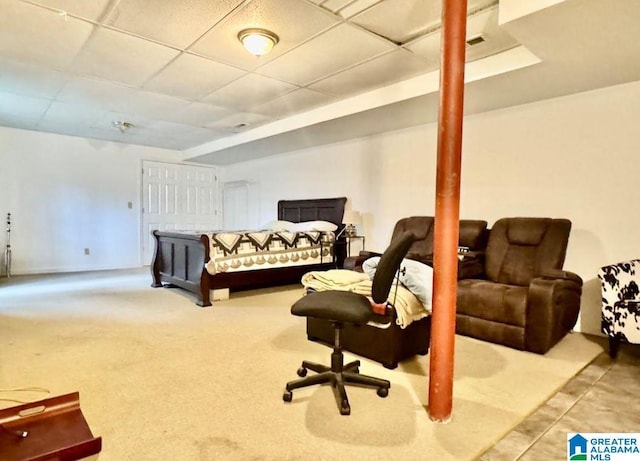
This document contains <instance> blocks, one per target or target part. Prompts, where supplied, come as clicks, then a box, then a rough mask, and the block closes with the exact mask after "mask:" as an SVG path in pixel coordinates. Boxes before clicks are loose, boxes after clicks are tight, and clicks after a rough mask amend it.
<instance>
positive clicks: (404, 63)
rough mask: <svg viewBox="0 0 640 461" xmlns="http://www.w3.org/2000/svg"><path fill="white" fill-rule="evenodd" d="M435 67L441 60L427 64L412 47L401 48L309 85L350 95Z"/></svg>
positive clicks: (330, 92) (328, 91)
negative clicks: (412, 51) (412, 50)
mask: <svg viewBox="0 0 640 461" xmlns="http://www.w3.org/2000/svg"><path fill="white" fill-rule="evenodd" d="M434 68H437V62H436V63H434V64H432V65H427V63H426V62H425V61H424V60H423V59H419V58H418V57H416V56H415V55H414V54H413V53H411V52H410V51H407V50H402V49H400V50H396V51H392V52H391V53H387V54H385V55H383V56H380V57H379V58H375V59H372V60H370V61H367V62H366V63H364V64H361V65H359V66H356V67H353V68H351V69H348V70H345V71H344V72H340V73H337V74H335V75H332V76H331V77H328V78H326V79H323V80H320V81H319V82H316V83H314V84H312V85H310V86H309V88H310V89H312V90H316V91H320V92H323V93H328V94H334V95H337V96H347V95H350V94H357V93H362V92H365V91H367V90H371V89H374V88H377V87H381V86H385V85H389V84H391V83H394V82H398V81H401V80H405V79H407V78H411V77H414V76H416V75H418V74H422V73H425V72H427V71H430V70H433V69H434Z"/></svg>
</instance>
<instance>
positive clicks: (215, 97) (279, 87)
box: [205, 74, 297, 110]
mask: <svg viewBox="0 0 640 461" xmlns="http://www.w3.org/2000/svg"><path fill="white" fill-rule="evenodd" d="M296 88H297V87H296V86H295V85H291V84H290V83H285V82H281V81H279V80H274V79H272V78H269V77H265V76H263V75H258V74H247V75H245V76H244V77H242V78H239V79H238V80H235V81H234V82H232V83H230V84H229V85H227V86H225V87H223V88H221V89H220V90H218V91H215V92H214V93H212V94H211V95H209V96H208V97H206V98H205V101H206V102H209V103H211V104H216V105H220V106H226V107H232V108H234V109H237V110H244V109H246V108H247V107H249V106H251V105H257V104H261V103H262V102H265V101H268V100H270V99H273V98H275V97H276V96H278V95H280V94H282V93H287V92H289V91H293V90H295V89H296Z"/></svg>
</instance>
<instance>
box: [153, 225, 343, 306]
mask: <svg viewBox="0 0 640 461" xmlns="http://www.w3.org/2000/svg"><path fill="white" fill-rule="evenodd" d="M152 234H153V237H154V239H155V243H156V245H155V252H154V255H153V261H152V262H151V276H152V279H153V281H152V283H151V286H152V287H162V286H166V287H172V286H176V287H180V288H183V289H185V290H187V291H190V292H191V293H193V294H195V295H196V298H197V299H196V304H197V305H198V306H203V307H204V306H211V295H210V290H213V289H218V288H228V289H229V291H241V290H251V289H256V288H265V287H273V286H278V285H289V284H295V283H300V280H301V278H302V276H303V275H304V274H306V273H307V272H309V271H317V270H328V269H333V268H335V262H333V261H330V262H328V263H323V264H313V265H307V266H290V267H277V268H273V269H260V270H252V271H240V272H228V273H227V272H222V273H219V274H215V275H211V274H209V272H208V271H207V269H206V267H205V261H208V260H209V237H208V236H207V235H204V234H201V235H199V234H181V233H176V232H166V231H158V230H154V231H153V232H152Z"/></svg>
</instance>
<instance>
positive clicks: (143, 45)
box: [73, 29, 179, 86]
mask: <svg viewBox="0 0 640 461" xmlns="http://www.w3.org/2000/svg"><path fill="white" fill-rule="evenodd" d="M178 53H179V51H177V50H174V49H172V48H168V47H166V46H163V45H158V44H155V43H153V42H149V41H146V40H143V39H141V38H137V37H133V36H131V35H127V34H123V33H122V32H117V31H114V30H109V29H98V30H97V31H96V33H95V34H94V35H93V36H92V37H91V40H89V42H88V43H87V45H86V46H85V47H84V49H83V50H82V52H81V53H80V55H79V56H78V58H77V59H76V61H75V64H74V66H73V69H74V71H76V72H78V73H81V74H85V75H90V76H95V77H100V78H104V79H107V80H115V81H117V82H122V83H125V84H128V85H133V86H139V85H141V84H142V83H144V82H146V81H147V80H149V79H150V78H151V77H152V76H153V75H154V74H155V73H156V72H158V71H159V70H160V69H162V68H163V67H164V66H165V65H167V64H168V63H169V62H170V61H171V60H172V59H173V58H175V57H176V56H177V55H178Z"/></svg>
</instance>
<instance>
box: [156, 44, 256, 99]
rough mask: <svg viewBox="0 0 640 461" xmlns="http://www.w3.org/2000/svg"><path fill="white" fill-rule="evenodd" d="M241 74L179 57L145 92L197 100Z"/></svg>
mask: <svg viewBox="0 0 640 461" xmlns="http://www.w3.org/2000/svg"><path fill="white" fill-rule="evenodd" d="M243 74H244V72H243V71H241V70H240V69H238V68H236V67H231V66H228V65H226V64H221V63H218V62H215V61H212V60H210V59H207V58H202V57H200V56H194V55H192V54H186V53H185V54H182V55H180V56H178V57H177V58H176V59H175V60H174V61H173V62H171V63H170V64H169V65H168V66H167V67H165V68H164V69H163V70H162V71H161V72H160V73H158V74H157V75H156V76H155V77H153V78H152V79H151V80H150V81H149V82H148V83H147V84H145V88H147V89H149V90H154V91H158V92H160V93H167V94H173V95H176V96H182V97H184V98H188V99H200V98H202V97H204V96H206V95H208V94H209V93H211V92H212V91H214V90H216V89H218V88H220V87H222V86H224V85H226V84H227V83H229V82H231V81H232V80H235V79H237V78H238V77H240V76H242V75H243Z"/></svg>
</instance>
